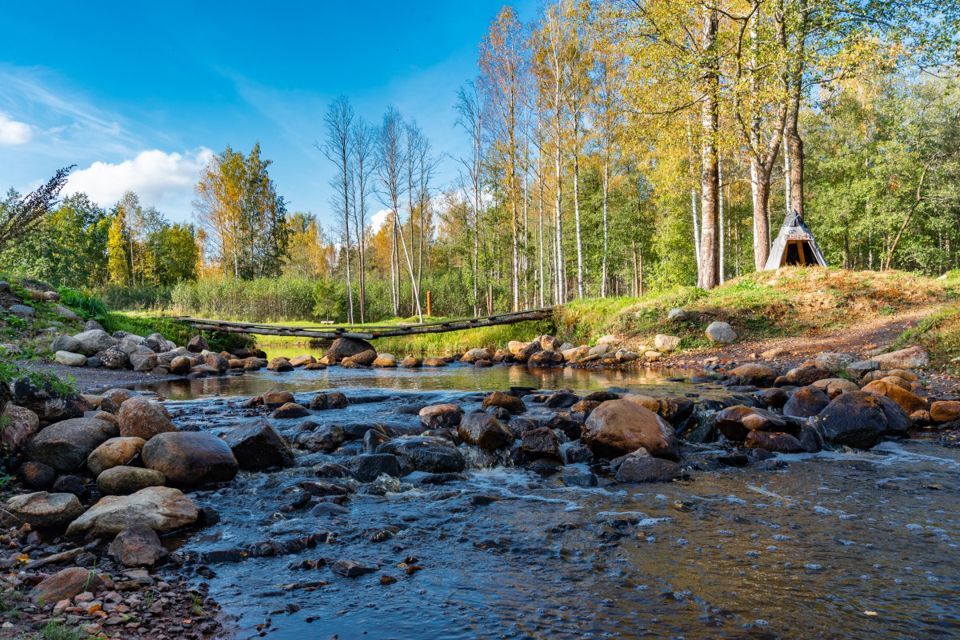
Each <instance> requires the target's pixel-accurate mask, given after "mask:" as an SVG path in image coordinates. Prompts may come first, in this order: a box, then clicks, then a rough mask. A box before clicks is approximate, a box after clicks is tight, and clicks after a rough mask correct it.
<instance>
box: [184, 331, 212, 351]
mask: <svg viewBox="0 0 960 640" xmlns="http://www.w3.org/2000/svg"><path fill="white" fill-rule="evenodd" d="M209 349H210V345H208V344H207V341H206V340H204V338H203V336H201V335H196V336H193V337H192V338H190V342H188V343H187V351H189V352H190V353H202V352H204V351H208V350H209Z"/></svg>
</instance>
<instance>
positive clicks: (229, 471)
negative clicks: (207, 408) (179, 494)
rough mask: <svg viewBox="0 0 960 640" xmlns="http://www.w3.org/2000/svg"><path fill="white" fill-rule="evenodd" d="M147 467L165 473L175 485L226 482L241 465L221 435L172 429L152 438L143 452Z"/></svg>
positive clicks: (186, 485) (168, 479)
mask: <svg viewBox="0 0 960 640" xmlns="http://www.w3.org/2000/svg"><path fill="white" fill-rule="evenodd" d="M140 455H141V457H142V458H143V464H144V465H145V466H146V467H147V468H148V469H154V470H156V471H159V472H160V473H162V474H163V475H164V476H165V477H166V479H167V482H168V483H169V484H171V485H174V486H183V487H192V486H196V485H200V484H205V483H208V482H227V481H229V480H232V479H233V477H234V476H235V475H237V470H238V469H239V464H238V463H237V459H236V458H235V457H234V455H233V452H232V451H230V447H229V446H227V443H225V442H224V441H223V440H221V439H220V438H217V437H216V436H214V435H212V434H209V433H205V432H202V431H172V432H168V433H161V434H158V435H156V436H154V437H153V438H151V439H150V440H149V441H148V442H147V444H145V445H144V447H143V450H142V451H141V452H140Z"/></svg>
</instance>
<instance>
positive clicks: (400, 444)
mask: <svg viewBox="0 0 960 640" xmlns="http://www.w3.org/2000/svg"><path fill="white" fill-rule="evenodd" d="M377 452H378V453H391V454H393V455H395V456H397V458H398V459H399V460H400V463H401V465H402V466H403V467H404V469H409V470H411V471H424V472H427V473H459V472H460V471H463V469H464V467H466V460H465V459H464V457H463V454H462V453H460V451H459V450H458V449H457V448H456V447H455V446H454V445H453V443H451V442H450V441H449V440H446V439H444V438H434V437H430V436H416V437H401V438H394V439H392V440H388V441H386V442H384V443H383V444H381V445H380V446H379V447H377Z"/></svg>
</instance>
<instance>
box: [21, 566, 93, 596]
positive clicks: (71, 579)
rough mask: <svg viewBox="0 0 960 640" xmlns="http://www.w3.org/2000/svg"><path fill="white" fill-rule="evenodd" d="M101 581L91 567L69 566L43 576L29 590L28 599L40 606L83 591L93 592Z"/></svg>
mask: <svg viewBox="0 0 960 640" xmlns="http://www.w3.org/2000/svg"><path fill="white" fill-rule="evenodd" d="M102 583H103V581H102V580H101V579H100V576H98V575H97V573H96V572H95V571H93V570H91V569H84V568H82V567H69V568H67V569H63V570H61V571H58V572H57V573H55V574H53V575H52V576H50V577H48V578H45V579H44V580H43V581H42V582H41V583H40V584H38V585H37V586H35V587H34V588H33V590H31V591H30V599H31V600H33V601H34V602H35V603H37V604H38V605H40V606H43V605H48V604H54V603H57V602H60V601H61V600H67V599H69V598H73V597H74V596H76V595H78V594H80V593H82V592H84V591H90V592H95V591H96V590H97V589H98V588H99V587H100V585H101V584H102Z"/></svg>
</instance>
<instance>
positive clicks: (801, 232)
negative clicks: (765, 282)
mask: <svg viewBox="0 0 960 640" xmlns="http://www.w3.org/2000/svg"><path fill="white" fill-rule="evenodd" d="M788 265H799V266H804V265H808V266H820V267H825V266H827V261H826V260H825V259H824V257H823V252H822V251H820V247H819V246H817V241H816V239H815V238H814V237H813V234H812V233H810V229H808V228H807V225H805V224H803V218H801V217H800V214H799V213H797V212H796V211H794V212H793V213H790V214H788V215H787V217H786V219H785V220H784V221H783V226H782V227H780V233H778V234H777V239H776V240H774V241H773V246H772V247H771V248H770V256H769V257H768V258H767V264H766V266H765V267H764V269H765V270H767V271H771V270H774V269H779V268H780V267H784V266H788Z"/></svg>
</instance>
